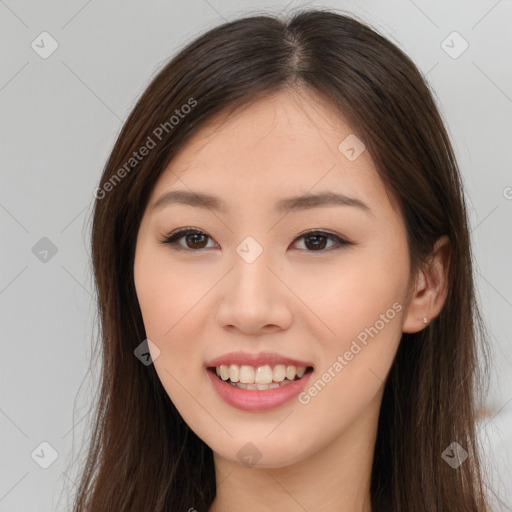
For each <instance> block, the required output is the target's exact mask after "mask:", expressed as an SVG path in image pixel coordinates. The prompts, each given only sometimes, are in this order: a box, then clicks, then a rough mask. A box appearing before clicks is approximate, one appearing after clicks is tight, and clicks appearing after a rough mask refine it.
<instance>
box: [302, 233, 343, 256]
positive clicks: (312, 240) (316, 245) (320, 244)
mask: <svg viewBox="0 0 512 512" xmlns="http://www.w3.org/2000/svg"><path fill="white" fill-rule="evenodd" d="M301 239H304V240H305V244H304V245H305V247H306V249H307V250H308V252H324V249H325V248H326V245H327V242H328V241H329V240H330V241H332V242H334V243H333V245H331V246H330V247H328V248H327V250H329V249H331V248H334V249H337V248H339V247H340V246H344V245H351V242H348V241H347V240H344V239H343V238H341V237H340V236H338V235H334V234H332V233H326V232H324V231H309V232H307V233H303V234H302V235H301V236H299V237H297V238H296V239H295V240H296V241H297V240H301Z"/></svg>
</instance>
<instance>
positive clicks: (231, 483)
mask: <svg viewBox="0 0 512 512" xmlns="http://www.w3.org/2000/svg"><path fill="white" fill-rule="evenodd" d="M379 398H380V397H379ZM379 406H380V400H376V401H375V403H374V404H372V405H371V406H369V407H368V408H367V409H366V410H365V411H364V412H363V413H362V415H361V416H359V417H358V419H357V420H356V421H355V422H353V424H352V425H350V426H349V427H347V429H345V430H344V431H343V433H342V434H340V435H339V436H338V437H336V438H335V439H334V440H333V441H332V442H330V443H329V444H327V445H324V446H323V447H322V448H320V449H319V450H318V451H316V452H315V453H313V454H311V455H310V456H308V457H305V458H304V459H302V460H301V461H300V462H297V463H295V464H293V465H290V466H285V467H272V468H260V467H256V466H254V467H246V466H243V465H241V464H239V463H236V462H233V461H231V460H227V459H224V458H222V457H220V456H219V455H218V454H217V453H215V454H214V462H215V475H216V481H217V494H216V497H215V500H214V502H213V504H212V506H211V507H210V510H209V512H235V511H240V510H244V512H260V511H261V510H286V511H289V512H295V511H297V512H304V511H305V510H308V511H312V510H314V511H315V512H371V510H372V509H371V502H370V481H371V469H372V463H373V455H374V445H375V439H376V434H377V422H378V414H379ZM321 434H322V433H321V432H317V433H315V434H312V435H316V436H318V437H319V436H321Z"/></svg>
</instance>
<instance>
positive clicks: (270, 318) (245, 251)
mask: <svg viewBox="0 0 512 512" xmlns="http://www.w3.org/2000/svg"><path fill="white" fill-rule="evenodd" d="M274 266H275V265H274ZM272 268H273V264H272V251H271V250H270V249H266V248H265V247H264V246H263V244H261V243H259V242H258V241H257V240H256V239H255V238H254V237H252V236H248V237H246V238H245V239H244V240H243V241H242V242H241V243H240V244H239V245H238V246H237V247H236V249H235V254H233V260H232V271H231V272H230V273H229V277H228V278H227V281H226V283H225V285H224V287H223V293H222V298H221V304H220V307H219V309H218V313H217V320H218V322H219V324H220V325H221V326H222V325H224V326H226V325H234V326H236V327H238V328H239V329H241V330H243V331H245V332H251V331H256V330H258V329H260V328H262V327H265V326H267V325H274V326H275V325H278V326H280V327H285V324H287V323H288V322H289V320H290V312H289V309H288V307H287V305H286V294H285V289H284V287H283V285H282V283H281V282H280V281H279V279H277V278H276V277H275V276H274V275H273V272H272V271H271V270H270V269H272ZM274 272H275V270H274Z"/></svg>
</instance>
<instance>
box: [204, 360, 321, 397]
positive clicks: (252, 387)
mask: <svg viewBox="0 0 512 512" xmlns="http://www.w3.org/2000/svg"><path fill="white" fill-rule="evenodd" d="M208 371H210V372H211V373H212V374H213V375H215V377H216V378H217V379H218V380H221V381H224V382H225V383H226V384H229V385H231V386H233V387H234V388H238V389H244V390H248V391H266V390H270V389H278V388H282V387H284V386H288V385H290V384H291V383H292V382H295V381H298V380H301V379H302V378H304V376H305V375H308V374H309V373H311V372H312V371H313V367H312V366H293V365H284V364H276V365H273V366H271V365H262V366H249V365H238V364H230V365H224V364H223V365H220V366H210V367H208Z"/></svg>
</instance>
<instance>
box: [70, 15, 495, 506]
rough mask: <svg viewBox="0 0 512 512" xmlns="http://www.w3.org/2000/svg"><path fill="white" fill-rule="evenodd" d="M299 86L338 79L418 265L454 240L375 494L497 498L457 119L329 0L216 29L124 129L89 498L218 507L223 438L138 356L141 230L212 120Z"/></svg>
mask: <svg viewBox="0 0 512 512" xmlns="http://www.w3.org/2000/svg"><path fill="white" fill-rule="evenodd" d="M289 88H295V89H296V90H300V89H309V90H311V91H314V92H316V93H317V94H320V95H322V97H324V98H326V99H327V100H328V101H329V102H330V104H331V105H332V106H333V109H337V111H338V112H339V113H340V115H342V116H343V117H344V118H345V119H346V120H347V121H348V122H349V124H350V126H351V127H352V129H353V132H354V133H355V134H356V135H357V137H358V138H359V139H360V140H362V141H363V143H364V144H365V146H366V148H367V150H368V151H369V153H370V155H371V157H372V158H373V161H374V163H375V165H376V168H377V170H378V173H379V175H380V177H381V179H382V180H383V182H384V184H385V185H386V186H387V188H388V190H389V191H390V192H391V194H392V195H393V196H394V197H395V198H396V199H397V200H398V204H399V207H400V209H401V212H402V214H403V218H404V220H405V224H406V228H407V236H408V242H409V249H410V254H411V269H412V272H416V270H418V269H419V268H421V266H422V265H424V264H425V262H426V261H427V259H428V255H429V254H430V253H431V251H432V248H433V244H434V242H435V241H436V240H437V239H438V238H439V237H440V236H442V235H447V236H448V237H449V239H450V241H451V263H450V269H449V283H448V286H449V292H448V297H447V299H446V303H445V306H444V308H443V310H442V311H441V313H440V314H439V315H438V316H437V317H436V318H435V319H433V321H432V322H431V323H430V325H428V326H427V327H426V328H425V329H423V330H421V331H420V332H418V333H415V334H403V336H402V340H401V342H400V345H399V348H398V352H397V354H396V359H395V361H394V363H393V365H392V367H391V370H390V372H389V375H388V377H387V380H386V383H385V391H384V396H383V401H382V407H381V413H380V417H379V425H378V434H377V440H376V445H375V454H374V463H373V468H372V480H371V497H372V506H373V510H374V511H376V512H377V511H383V510H388V509H389V510H391V509H392V510H393V511H394V512H410V511H414V512H427V511H429V512H431V511H443V512H449V511H452V512H463V511H464V512H470V511H471V512H477V511H478V512H485V511H487V510H488V507H489V505H488V504H487V498H486V497H485V494H486V493H485V485H484V484H483V477H482V469H481V462H480V459H479V450H478V445H477V435H476V422H477V419H478V408H479V404H480V402H481V400H482V396H481V393H480V392H482V391H483V389H484V388H483V386H482V383H483V382H484V381H481V380H480V379H481V378H482V377H483V376H484V374H483V372H482V371H481V368H482V366H481V365H480V363H479V359H480V356H481V355H483V356H484V357H485V358H486V350H485V347H486V333H485V326H484V324H483V322H482V318H481V316H480V312H479V309H478V305H477V301H476V299H475V285H474V275H473V267H472V253H471V246H470V233H469V229H468V218H467V212H466V205H465V199H464V190H463V184H462V181H461V177H460V175H459V170H458V167H457V163H456V159H455V156H454V152H453V149H452V146H451V144H450V140H449V137H448V134H447V131H446V129H445V127H444V125H443V121H442V119H441V117H440V114H439V112H438V109H437V107H436V104H435V101H434V99H433V95H432V93H431V91H430V89H429V86H428V84H427V83H426V81H425V79H424V77H423V76H422V74H421V73H420V72H419V71H418V69H417V68H416V66H415V65H414V64H413V62H412V61H411V60H410V59H409V58H408V57H407V56H406V55H405V54H404V53H403V52H402V51H401V50H400V49H398V48H397V46H396V45H394V44H393V43H391V42H390V41H388V40H387V39H386V38H384V37H383V36H381V35H379V34H378V33H377V32H376V31H375V30H373V29H371V28H369V27H368V26H367V25H366V24H364V23H362V22H360V21H358V20H356V19H355V18H353V17H351V16H347V15H344V14H339V13H338V12H334V11H333V10H323V9H315V10H303V11H299V12H296V13H294V14H292V15H290V17H289V19H282V18H280V17H278V16H272V15H253V16H249V17H245V18H243V19H238V20H236V21H232V22H229V23H225V24H223V25H221V26H218V27H216V28H213V29H211V30H209V31H208V32H206V33H205V34H203V35H202V36H200V37H199V38H197V39H196V40H194V41H192V42H191V43H190V44H188V45H187V46H186V47H185V48H184V49H183V50H181V51H180V52H179V53H178V54H177V55H176V56H175V57H174V58H173V59H172V60H171V61H170V62H169V63H168V64H166V65H165V67H163V69H162V70H161V71H160V72H159V73H158V74H157V75H156V77H155V78H154V79H153V80H152V81H151V83H150V84H149V86H148V87H147V89H146V90H145V92H144V93H143V94H142V96H141V98H140V99H139V101H138V102H137V104H136V105H135V107H134V109H133V111H132V112H131V114H130V116H129V117H128V119H127V121H126V122H125V124H124V126H123V128H122V130H121V133H120V134H119V137H118V139H117V141H116V143H115V145H114V148H113V149H112V152H111V155H110V157H109V159H108V162H107V164H106V166H105V168H104V172H103V175H102V177H101V182H100V184H99V187H98V189H97V191H96V194H95V195H96V201H95V207H94V212H93V225H92V261H93V267H94V277H95V284H96V291H97V302H98V312H99V320H100V336H99V340H100V343H101V355H102V360H101V363H102V366H101V385H100V387H99V397H98V403H97V409H96V413H95V416H94V421H93V424H92V428H91V435H90V446H89V451H88V455H87V461H86V463H85V464H84V469H83V472H82V474H81V480H80V484H79V489H78V492H77V494H76V498H75V503H74V512H107V511H108V512H111V511H116V512H125V511H126V512H127V511H133V512H135V511H137V512H140V511H142V510H151V511H152V512H164V511H185V510H189V509H191V508H193V509H195V510H197V511H198V512H206V511H207V510H208V509H209V507H210V505H211V503H212V501H213V499H214V497H215V493H216V481H215V471H214V465H213V455H212V450H211V449H210V448H209V447H208V446H207V445H206V444H205V443H204V442H203V441H202V440H200V439H199V438H198V437H197V436H196V435H195V434H194V433H193V431H192V430H191V429H190V428H189V427H188V425H187V424H186V423H185V422H184V421H183V419H182V418H181V416H180V414H179V413H178V411H177V410H176V408H175V407H174V405H173V403H172V402H171V400H170V398H169V397H168V395H167V394H166V392H165V390H164V388H163V386H162V385H161V383H160V381H159V379H158V376H157V374H156V371H155V369H154V367H153V366H152V365H147V366H146V365H144V364H141V361H140V360H139V359H138V358H137V357H135V356H134V350H135V349H136V348H137V347H138V346H139V345H140V343H141V342H142V341H143V340H145V338H146V336H145V331H144V326H143V322H142V317H141V312H140V309H139V306H138V302H137V296H136V292H135V287H134V279H133V264H134V253H135V243H136V236H137V231H138V227H139V224H140V221H141V218H142V215H143V213H144V210H145V207H146V204H147V201H148V197H149V194H150V192H151V190H152V188H153V186H154V184H155V182H156V180H157V179H158V178H159V176H160V174H161V173H162V171H163V170H164V169H165V167H166V166H167V165H168V164H169V162H170V160H171V159H172V158H173V155H174V154H175V153H176V151H177V150H178V149H179V148H180V147H182V145H183V144H184V142H185V141H186V140H187V139H188V138H189V137H190V136H191V135H192V134H194V132H195V130H196V129H197V128H198V127H199V126H201V125H202V123H204V122H205V121H206V120H208V119H209V118H211V116H213V115H214V114H216V113H220V112H223V111H226V112H228V111H231V110H233V109H236V108H237V107H239V106H243V105H246V104H248V103H249V102H251V101H252V100H254V99H258V98H264V97H265V96H266V95H269V94H271V93H274V92H276V91H281V90H283V91H284V90H286V89H289ZM143 146H145V147H146V148H147V149H148V151H141V149H140V148H142V147H143ZM134 152H137V154H138V155H139V156H137V157H134V156H133V155H134ZM142 153H144V155H143V156H141V155H142ZM139 157H140V158H139ZM480 349H482V350H480ZM486 360H487V359H486ZM484 369H485V367H484ZM485 382H487V381H485ZM454 442H456V443H458V444H459V445H460V446H461V447H462V448H463V449H464V450H466V451H467V453H468V454H469V457H468V459H467V460H466V461H465V462H463V463H462V464H461V465H459V466H458V467H457V468H455V469H454V468H452V467H451V466H450V465H449V464H447V462H446V461H445V460H444V459H443V457H442V453H443V451H444V450H445V449H446V448H447V447H449V446H450V445H451V443H454Z"/></svg>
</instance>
